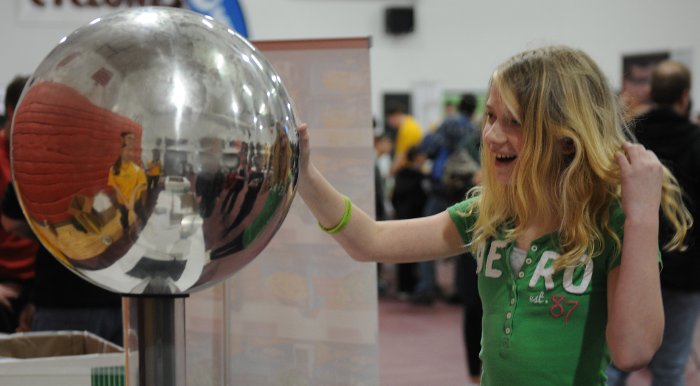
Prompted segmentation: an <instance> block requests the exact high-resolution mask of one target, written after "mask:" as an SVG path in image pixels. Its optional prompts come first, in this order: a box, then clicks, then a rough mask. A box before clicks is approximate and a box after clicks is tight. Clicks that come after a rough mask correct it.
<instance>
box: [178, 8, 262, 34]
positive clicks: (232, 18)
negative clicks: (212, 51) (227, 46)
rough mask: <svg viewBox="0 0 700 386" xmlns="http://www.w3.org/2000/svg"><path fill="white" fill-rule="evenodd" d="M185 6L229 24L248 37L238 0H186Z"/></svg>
mask: <svg viewBox="0 0 700 386" xmlns="http://www.w3.org/2000/svg"><path fill="white" fill-rule="evenodd" d="M183 3H184V6H185V7H187V8H189V9H191V10H193V11H195V12H199V13H201V14H204V15H209V16H211V17H213V18H214V19H216V20H218V21H220V22H222V23H225V24H228V25H229V26H231V28H233V29H234V30H235V31H236V32H238V34H239V35H241V36H243V37H245V38H248V27H247V26H246V22H245V15H243V10H242V9H241V5H240V4H238V0H185V1H183Z"/></svg>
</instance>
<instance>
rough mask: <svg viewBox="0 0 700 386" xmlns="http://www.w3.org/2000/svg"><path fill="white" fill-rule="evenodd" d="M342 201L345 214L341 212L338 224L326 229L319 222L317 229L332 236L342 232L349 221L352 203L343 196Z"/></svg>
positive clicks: (348, 198)
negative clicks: (341, 215) (341, 216)
mask: <svg viewBox="0 0 700 386" xmlns="http://www.w3.org/2000/svg"><path fill="white" fill-rule="evenodd" d="M343 201H345V212H343V218H341V219H340V222H339V223H338V224H337V225H336V226H334V227H331V228H326V227H324V226H323V225H321V223H320V222H319V223H318V227H319V228H321V230H322V231H324V232H326V233H328V234H330V235H332V234H335V233H338V232H340V231H342V230H343V228H345V226H346V225H348V222H349V221H350V213H352V201H350V197H348V196H346V195H344V194H343Z"/></svg>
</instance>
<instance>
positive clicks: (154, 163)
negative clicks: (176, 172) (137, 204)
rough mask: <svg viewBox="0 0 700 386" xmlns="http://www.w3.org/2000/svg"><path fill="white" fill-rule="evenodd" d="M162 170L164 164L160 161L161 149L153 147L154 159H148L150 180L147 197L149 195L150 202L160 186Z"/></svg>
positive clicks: (147, 166)
mask: <svg viewBox="0 0 700 386" xmlns="http://www.w3.org/2000/svg"><path fill="white" fill-rule="evenodd" d="M162 170H163V165H162V164H161V162H160V150H158V149H153V159H152V160H150V161H148V165H146V180H147V181H148V185H147V187H146V197H148V200H149V202H150V201H151V200H152V198H153V192H154V191H155V190H156V189H157V188H158V180H159V179H160V173H161V172H162Z"/></svg>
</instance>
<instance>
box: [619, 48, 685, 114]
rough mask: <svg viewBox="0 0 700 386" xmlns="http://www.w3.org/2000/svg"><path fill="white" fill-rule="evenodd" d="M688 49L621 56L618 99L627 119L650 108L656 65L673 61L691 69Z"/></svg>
mask: <svg viewBox="0 0 700 386" xmlns="http://www.w3.org/2000/svg"><path fill="white" fill-rule="evenodd" d="M691 58H692V52H691V50H690V49H679V50H666V51H664V50H659V51H654V52H642V53H632V54H625V55H623V56H622V87H621V89H620V98H621V101H622V103H623V105H624V106H625V108H626V114H627V118H633V117H636V116H638V115H640V114H643V113H644V112H645V111H647V110H648V109H649V108H650V107H651V75H652V72H653V71H654V68H655V67H656V65H657V64H659V63H660V62H662V61H664V60H668V59H670V60H675V61H678V62H681V63H683V64H685V65H686V66H688V68H692V63H691Z"/></svg>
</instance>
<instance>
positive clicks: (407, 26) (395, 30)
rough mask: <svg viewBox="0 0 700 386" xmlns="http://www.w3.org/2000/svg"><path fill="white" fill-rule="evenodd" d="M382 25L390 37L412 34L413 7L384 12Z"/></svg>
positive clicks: (390, 9) (391, 9)
mask: <svg viewBox="0 0 700 386" xmlns="http://www.w3.org/2000/svg"><path fill="white" fill-rule="evenodd" d="M384 16H385V20H384V22H385V23H384V25H385V27H386V32H387V33H389V34H392V35H398V34H405V33H409V32H413V7H392V8H387V9H386V10H385V15H384Z"/></svg>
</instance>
